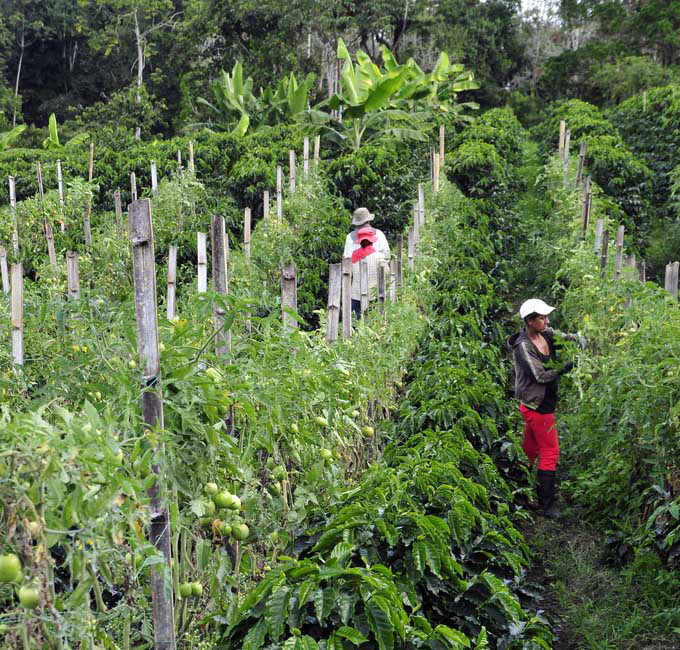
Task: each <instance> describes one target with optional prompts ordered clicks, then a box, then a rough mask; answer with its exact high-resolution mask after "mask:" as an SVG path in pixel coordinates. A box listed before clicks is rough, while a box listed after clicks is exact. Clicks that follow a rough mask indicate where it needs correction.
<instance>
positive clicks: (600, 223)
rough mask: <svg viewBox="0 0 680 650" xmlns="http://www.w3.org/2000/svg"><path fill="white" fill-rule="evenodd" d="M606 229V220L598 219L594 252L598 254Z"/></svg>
mask: <svg viewBox="0 0 680 650" xmlns="http://www.w3.org/2000/svg"><path fill="white" fill-rule="evenodd" d="M603 230H604V220H603V219H598V220H597V224H596V225H595V246H594V247H593V252H594V253H595V255H597V254H598V253H599V252H600V244H601V243H602V231H603Z"/></svg>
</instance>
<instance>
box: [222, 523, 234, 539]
mask: <svg viewBox="0 0 680 650" xmlns="http://www.w3.org/2000/svg"><path fill="white" fill-rule="evenodd" d="M220 533H222V537H229V535H231V524H228V523H227V522H226V521H225V522H224V523H223V524H222V525H221V526H220Z"/></svg>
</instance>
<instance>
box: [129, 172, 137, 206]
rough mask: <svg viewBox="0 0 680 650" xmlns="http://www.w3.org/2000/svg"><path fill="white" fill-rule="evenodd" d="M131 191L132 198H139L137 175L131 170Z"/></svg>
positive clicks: (134, 199)
mask: <svg viewBox="0 0 680 650" xmlns="http://www.w3.org/2000/svg"><path fill="white" fill-rule="evenodd" d="M130 193H131V194H132V200H133V201H136V200H137V176H135V173H134V172H130Z"/></svg>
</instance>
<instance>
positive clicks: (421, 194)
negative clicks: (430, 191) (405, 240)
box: [418, 183, 425, 239]
mask: <svg viewBox="0 0 680 650" xmlns="http://www.w3.org/2000/svg"><path fill="white" fill-rule="evenodd" d="M418 214H419V215H420V225H421V226H424V225H425V190H424V188H423V184H422V183H418ZM418 238H419V239H420V236H419V237H418Z"/></svg>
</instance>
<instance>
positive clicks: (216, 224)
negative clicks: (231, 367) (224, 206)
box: [210, 214, 233, 426]
mask: <svg viewBox="0 0 680 650" xmlns="http://www.w3.org/2000/svg"><path fill="white" fill-rule="evenodd" d="M210 232H211V237H212V277H213V289H214V291H215V292H216V293H220V294H222V295H224V296H226V295H227V294H228V293H229V240H228V239H227V231H226V227H225V223H224V217H219V216H217V215H216V214H214V215H213V216H212V228H211V231H210ZM225 313H226V312H225V309H224V307H222V306H221V305H219V304H217V303H215V305H214V306H213V314H214V318H215V329H216V331H217V334H216V335H215V353H216V354H217V356H220V357H226V356H228V355H230V354H231V328H227V329H226V330H225V329H224V315H225ZM231 425H232V426H233V419H232V421H231Z"/></svg>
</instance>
